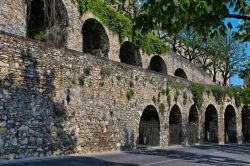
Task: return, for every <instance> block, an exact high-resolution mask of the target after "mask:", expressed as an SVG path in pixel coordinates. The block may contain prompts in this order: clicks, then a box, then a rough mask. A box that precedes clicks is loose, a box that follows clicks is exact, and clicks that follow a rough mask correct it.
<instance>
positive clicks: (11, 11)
mask: <svg viewBox="0 0 250 166" xmlns="http://www.w3.org/2000/svg"><path fill="white" fill-rule="evenodd" d="M0 4H1V6H0V30H1V31H5V32H9V33H13V34H16V35H20V36H26V11H27V5H26V2H25V0H0Z"/></svg>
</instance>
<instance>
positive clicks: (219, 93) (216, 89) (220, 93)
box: [210, 85, 226, 104]
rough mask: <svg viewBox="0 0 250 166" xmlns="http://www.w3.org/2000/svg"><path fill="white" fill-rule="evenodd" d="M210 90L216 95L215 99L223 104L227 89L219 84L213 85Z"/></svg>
mask: <svg viewBox="0 0 250 166" xmlns="http://www.w3.org/2000/svg"><path fill="white" fill-rule="evenodd" d="M210 90H211V91H212V93H213V96H214V97H215V100H216V102H217V103H218V104H222V102H223V101H224V99H225V96H226V91H225V89H224V88H223V87H222V86H218V85H211V86H210Z"/></svg>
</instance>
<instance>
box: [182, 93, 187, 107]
mask: <svg viewBox="0 0 250 166" xmlns="http://www.w3.org/2000/svg"><path fill="white" fill-rule="evenodd" d="M183 104H184V105H186V104H187V92H186V91H184V92H183Z"/></svg>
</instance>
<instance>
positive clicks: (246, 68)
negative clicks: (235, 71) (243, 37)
mask: <svg viewBox="0 0 250 166" xmlns="http://www.w3.org/2000/svg"><path fill="white" fill-rule="evenodd" d="M242 66H243V67H242V68H241V70H240V71H239V77H240V78H242V79H244V78H245V77H246V76H247V75H250V61H248V63H245V64H243V65H242Z"/></svg>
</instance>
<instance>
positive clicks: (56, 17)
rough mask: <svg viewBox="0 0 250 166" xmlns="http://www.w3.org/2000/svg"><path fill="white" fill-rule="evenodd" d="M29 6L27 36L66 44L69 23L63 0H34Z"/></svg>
mask: <svg viewBox="0 0 250 166" xmlns="http://www.w3.org/2000/svg"><path fill="white" fill-rule="evenodd" d="M27 6H28V7H27V37H29V38H32V39H36V40H40V41H44V42H48V43H50V44H52V45H54V46H57V47H63V46H65V45H66V41H67V26H68V24H69V23H68V13H67V10H66V8H65V5H64V3H63V2H62V0H52V1H51V0H32V1H28V5H27Z"/></svg>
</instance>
